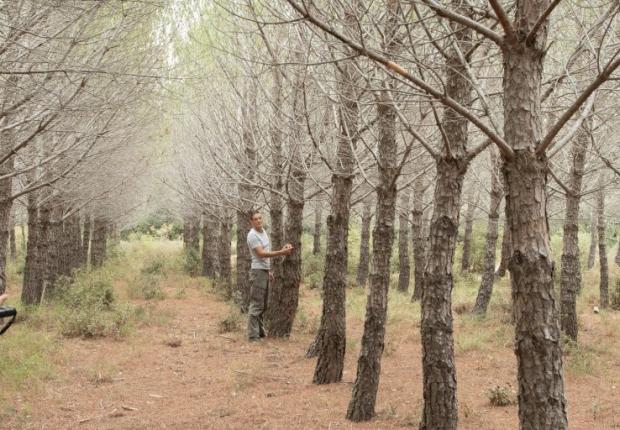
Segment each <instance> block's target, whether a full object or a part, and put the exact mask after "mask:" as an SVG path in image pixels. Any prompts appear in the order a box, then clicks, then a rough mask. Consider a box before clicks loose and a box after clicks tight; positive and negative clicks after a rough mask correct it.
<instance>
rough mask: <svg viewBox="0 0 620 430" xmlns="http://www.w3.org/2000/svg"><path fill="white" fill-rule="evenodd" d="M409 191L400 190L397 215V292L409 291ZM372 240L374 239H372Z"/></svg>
mask: <svg viewBox="0 0 620 430" xmlns="http://www.w3.org/2000/svg"><path fill="white" fill-rule="evenodd" d="M408 191H409V190H401V196H400V210H401V211H400V213H399V215H398V270H399V273H398V291H401V292H403V293H406V292H407V291H408V290H409V279H410V277H411V265H410V262H409V201H410V200H411V199H410V195H409V192H408ZM373 240H374V239H373Z"/></svg>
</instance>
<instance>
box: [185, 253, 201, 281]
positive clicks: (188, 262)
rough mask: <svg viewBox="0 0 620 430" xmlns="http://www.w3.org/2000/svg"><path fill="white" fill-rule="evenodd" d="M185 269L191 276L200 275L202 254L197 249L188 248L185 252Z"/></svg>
mask: <svg viewBox="0 0 620 430" xmlns="http://www.w3.org/2000/svg"><path fill="white" fill-rule="evenodd" d="M184 257H185V258H184V259H183V271H184V272H185V273H187V274H188V275H190V276H199V275H200V272H201V269H202V267H201V261H200V254H199V253H198V251H196V250H195V249H187V250H185V253H184Z"/></svg>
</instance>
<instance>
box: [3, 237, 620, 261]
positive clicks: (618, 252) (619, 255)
mask: <svg viewBox="0 0 620 430" xmlns="http://www.w3.org/2000/svg"><path fill="white" fill-rule="evenodd" d="M13 233H15V232H13ZM13 237H15V236H13ZM614 263H616V265H617V266H620V240H618V248H617V249H616V257H615V258H614Z"/></svg>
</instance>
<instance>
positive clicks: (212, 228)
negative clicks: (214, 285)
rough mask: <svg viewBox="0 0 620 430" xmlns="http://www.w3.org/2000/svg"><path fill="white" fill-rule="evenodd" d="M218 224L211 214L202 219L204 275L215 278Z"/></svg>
mask: <svg viewBox="0 0 620 430" xmlns="http://www.w3.org/2000/svg"><path fill="white" fill-rule="evenodd" d="M217 229H218V224H217V222H216V221H215V220H214V219H213V217H212V216H211V215H209V214H204V216H203V219H202V276H206V277H207V278H211V279H215V276H216V273H217V267H216V266H217V236H218V231H217Z"/></svg>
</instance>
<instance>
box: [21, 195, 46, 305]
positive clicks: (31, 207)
mask: <svg viewBox="0 0 620 430" xmlns="http://www.w3.org/2000/svg"><path fill="white" fill-rule="evenodd" d="M37 203H38V192H36V191H34V192H31V193H28V205H27V208H26V211H27V214H28V221H27V222H28V242H27V245H26V262H25V263H24V279H23V287H22V296H21V300H22V303H23V304H25V305H36V304H39V302H40V301H41V294H42V292H43V291H42V288H41V287H42V284H41V282H40V281H39V280H40V275H41V272H40V271H37V270H36V269H37V267H36V266H37V258H38V257H37V255H38V254H37V247H38V246H37V239H38V238H37V234H38V230H39V229H38V228H37V224H38V217H39V210H38V208H37Z"/></svg>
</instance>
